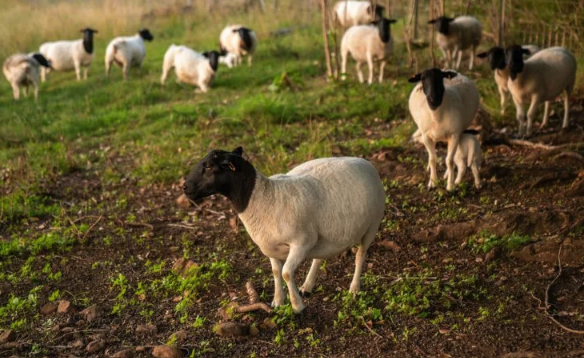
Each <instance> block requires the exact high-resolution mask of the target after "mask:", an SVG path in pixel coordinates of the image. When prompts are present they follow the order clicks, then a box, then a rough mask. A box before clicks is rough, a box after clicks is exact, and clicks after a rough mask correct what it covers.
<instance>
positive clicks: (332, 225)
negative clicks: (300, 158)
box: [184, 147, 386, 313]
mask: <svg viewBox="0 0 584 358" xmlns="http://www.w3.org/2000/svg"><path fill="white" fill-rule="evenodd" d="M242 153H243V150H242V149H241V147H239V148H237V149H235V150H233V151H232V152H227V151H222V150H213V151H211V152H210V153H209V154H208V155H207V156H206V157H205V158H204V159H203V160H201V161H200V162H199V163H198V164H197V165H196V166H195V168H194V169H193V170H192V172H191V173H190V174H189V176H188V177H187V178H186V181H185V185H184V192H185V195H186V196H187V197H188V198H189V199H191V200H193V201H196V200H199V199H202V198H205V197H207V196H209V195H213V194H222V195H224V196H226V197H227V198H228V199H229V200H230V201H231V204H232V205H233V207H234V209H235V211H236V212H237V213H238V215H239V218H240V219H241V221H242V222H243V224H244V226H245V228H246V229H247V232H248V233H249V235H250V236H251V239H252V240H253V241H254V242H255V243H256V245H258V246H259V248H260V250H261V251H262V253H263V254H264V255H266V256H267V257H269V258H270V262H271V264H272V271H273V274H274V280H275V286H276V287H275V293H274V301H273V305H274V306H280V305H283V304H284V302H285V298H286V296H285V294H284V290H283V286H282V278H283V279H284V280H285V281H286V284H287V286H288V290H289V294H290V302H291V304H292V309H293V310H294V312H296V313H299V312H301V311H302V310H303V309H304V307H305V306H304V303H303V302H302V298H301V297H300V294H299V292H298V288H297V287H296V283H295V280H294V272H295V271H296V269H297V268H298V266H299V265H300V264H301V263H302V262H303V261H304V260H306V259H312V260H313V263H312V266H311V268H310V271H309V273H308V275H307V277H306V281H305V282H304V285H303V286H302V288H301V290H302V292H311V291H312V289H313V288H314V285H315V280H316V276H317V273H318V270H319V266H320V264H321V263H322V260H323V259H325V258H328V257H331V256H335V255H338V254H340V253H342V252H344V251H345V250H347V249H348V248H350V247H352V246H354V245H360V247H359V251H358V252H357V255H356V260H355V274H354V276H353V280H352V282H351V286H350V291H351V292H352V293H354V294H356V293H357V292H358V291H359V289H360V277H361V270H362V266H363V263H364V261H365V257H366V253H367V249H368V248H369V246H370V244H371V243H372V242H373V239H374V238H375V234H376V233H377V231H378V229H379V224H380V223H381V220H382V218H383V212H384V208H385V196H386V195H385V191H384V189H383V184H382V183H381V180H380V178H379V174H378V173H377V170H376V169H375V168H374V167H373V165H371V163H369V162H368V161H366V160H364V159H360V158H347V157H345V158H322V159H316V160H311V161H309V162H306V163H304V164H301V165H299V166H297V167H296V168H294V169H292V170H291V171H290V172H288V173H287V174H286V175H274V176H271V177H269V178H267V177H265V176H264V175H262V174H261V173H260V172H259V171H257V170H256V169H255V168H254V167H253V165H251V164H250V163H249V162H248V161H247V160H245V159H244V158H243V157H242Z"/></svg>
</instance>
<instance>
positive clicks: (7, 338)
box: [0, 329, 16, 344]
mask: <svg viewBox="0 0 584 358" xmlns="http://www.w3.org/2000/svg"><path fill="white" fill-rule="evenodd" d="M14 339H16V333H14V331H13V330H11V329H9V330H6V331H4V332H2V334H0V344H4V343H8V342H12V341H13V340H14Z"/></svg>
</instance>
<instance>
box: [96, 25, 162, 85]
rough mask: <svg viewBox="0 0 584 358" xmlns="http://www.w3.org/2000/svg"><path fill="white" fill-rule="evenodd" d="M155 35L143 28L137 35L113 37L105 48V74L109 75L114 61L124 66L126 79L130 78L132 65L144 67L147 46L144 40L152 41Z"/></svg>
mask: <svg viewBox="0 0 584 358" xmlns="http://www.w3.org/2000/svg"><path fill="white" fill-rule="evenodd" d="M153 39H154V36H152V34H151V33H150V31H148V29H143V30H140V31H139V32H138V34H137V35H135V36H129V37H116V38H115V39H113V40H112V41H111V42H110V43H109V45H107V48H106V50H105V74H106V76H108V75H109V72H110V67H111V65H112V62H113V63H115V64H116V65H118V66H120V67H122V69H123V72H124V80H127V79H128V73H129V71H130V67H131V66H138V68H139V69H141V68H142V62H143V61H144V58H145V57H146V46H144V40H146V41H152V40H153Z"/></svg>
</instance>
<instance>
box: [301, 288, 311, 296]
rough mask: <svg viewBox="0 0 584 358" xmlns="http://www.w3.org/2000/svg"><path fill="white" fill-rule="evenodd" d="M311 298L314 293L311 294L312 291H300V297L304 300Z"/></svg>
mask: <svg viewBox="0 0 584 358" xmlns="http://www.w3.org/2000/svg"><path fill="white" fill-rule="evenodd" d="M310 296H312V292H310V291H304V290H302V289H300V297H302V298H308V297H310Z"/></svg>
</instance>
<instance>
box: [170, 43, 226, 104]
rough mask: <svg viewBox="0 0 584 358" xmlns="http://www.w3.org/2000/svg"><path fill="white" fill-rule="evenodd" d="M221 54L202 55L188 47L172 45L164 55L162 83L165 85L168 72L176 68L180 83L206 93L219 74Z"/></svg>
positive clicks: (213, 52)
mask: <svg viewBox="0 0 584 358" xmlns="http://www.w3.org/2000/svg"><path fill="white" fill-rule="evenodd" d="M218 66H219V53H218V52H217V51H210V52H206V53H205V54H200V53H198V52H195V51H194V50H192V49H190V48H188V47H186V46H176V45H174V44H173V45H170V47H169V48H168V50H167V51H166V53H165V54H164V61H163V64H162V77H161V78H160V83H162V84H163V85H164V83H165V82H166V77H167V76H168V72H169V71H170V70H171V69H173V68H174V72H175V73H176V77H177V79H178V80H179V81H180V82H185V83H190V84H193V85H196V86H198V87H199V89H200V90H201V91H202V92H204V93H206V92H207V91H208V89H209V84H210V82H211V81H212V80H213V78H214V77H215V73H217V67H218Z"/></svg>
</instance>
